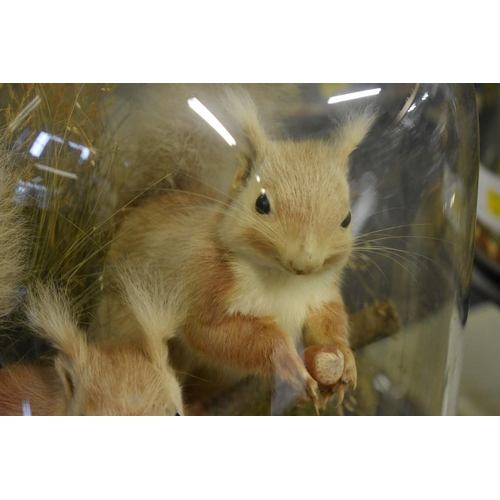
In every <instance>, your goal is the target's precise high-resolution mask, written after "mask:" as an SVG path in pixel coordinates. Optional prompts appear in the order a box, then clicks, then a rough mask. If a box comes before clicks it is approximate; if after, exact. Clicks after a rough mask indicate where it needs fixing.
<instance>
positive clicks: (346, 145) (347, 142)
mask: <svg viewBox="0 0 500 500" xmlns="http://www.w3.org/2000/svg"><path fill="white" fill-rule="evenodd" d="M376 118H377V115H376V114H375V113H374V112H373V111H371V110H370V109H366V110H364V111H363V112H359V113H352V114H350V115H348V116H347V118H346V120H345V123H344V124H342V125H341V126H340V127H339V129H338V130H337V131H336V132H335V135H334V141H335V146H336V147H337V148H338V149H339V150H340V151H341V153H342V154H344V155H345V156H349V155H350V154H351V153H352V152H353V151H354V150H355V149H356V148H357V147H358V146H359V145H360V144H361V142H362V141H363V139H364V138H365V137H366V135H367V134H368V132H369V131H370V129H371V127H372V126H373V124H374V122H375V120H376Z"/></svg>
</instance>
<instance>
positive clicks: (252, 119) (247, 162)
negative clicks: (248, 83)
mask: <svg viewBox="0 0 500 500" xmlns="http://www.w3.org/2000/svg"><path fill="white" fill-rule="evenodd" d="M221 93H222V96H221V101H222V103H223V106H224V108H225V110H226V111H227V112H228V113H229V114H230V115H231V116H232V117H233V118H234V119H235V120H236V122H237V123H238V124H239V126H240V127H241V130H242V132H243V134H244V135H245V137H246V144H238V146H239V147H240V148H241V150H242V156H241V159H240V166H239V169H238V172H237V174H236V176H235V178H234V180H233V184H232V187H233V189H238V187H240V186H241V185H242V184H244V183H245V182H246V180H247V179H248V177H249V176H250V172H251V170H252V167H253V165H254V164H255V162H256V161H258V160H259V158H261V157H262V156H263V154H264V151H265V148H266V143H267V136H266V133H265V131H264V129H263V127H262V124H261V119H260V117H259V113H258V110H257V106H256V105H255V102H254V101H253V99H252V97H251V96H250V93H249V92H248V91H247V90H246V89H244V88H231V87H223V89H222V91H221Z"/></svg>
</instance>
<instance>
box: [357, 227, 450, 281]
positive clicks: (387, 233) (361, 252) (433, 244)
mask: <svg viewBox="0 0 500 500" xmlns="http://www.w3.org/2000/svg"><path fill="white" fill-rule="evenodd" d="M432 226H433V225H432V223H427V224H419V223H418V224H401V225H397V226H391V227H386V228H382V229H378V230H374V231H369V232H366V233H364V234H361V235H359V236H357V237H355V238H354V244H353V249H352V253H351V257H350V258H351V264H352V263H355V264H361V265H362V266H364V268H365V269H366V270H367V271H368V272H369V273H370V275H371V276H372V277H373V274H372V273H371V271H370V269H369V268H370V267H372V266H374V267H376V268H377V269H378V270H379V271H380V273H381V274H382V275H383V276H384V279H385V280H386V281H387V282H389V278H388V276H387V274H386V272H384V271H383V270H382V267H381V265H380V264H381V262H380V258H383V259H387V260H389V261H391V262H392V263H394V264H395V265H396V266H397V267H398V268H401V269H403V270H404V271H405V273H407V274H408V275H409V276H410V277H411V279H412V280H413V281H414V282H418V281H419V275H420V273H422V272H424V271H425V272H426V273H432V272H435V271H436V266H437V260H436V259H434V258H432V257H431V256H430V255H432V254H435V253H436V252H438V251H440V250H442V249H443V248H444V249H445V250H446V249H448V250H450V249H451V248H452V247H453V245H454V243H453V242H451V241H448V240H445V239H442V238H437V237H433V236H426V235H415V234H410V235H408V234H391V231H395V230H398V231H402V230H405V229H406V230H409V229H417V230H422V229H424V230H425V229H427V228H431V227H432ZM403 246H404V247H407V246H410V248H412V249H411V250H409V249H407V248H401V247H403ZM423 246H425V249H426V250H428V251H427V252H426V253H422V251H416V250H417V249H420V250H422V247H423ZM377 261H378V262H377Z"/></svg>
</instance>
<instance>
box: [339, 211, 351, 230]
mask: <svg viewBox="0 0 500 500" xmlns="http://www.w3.org/2000/svg"><path fill="white" fill-rule="evenodd" d="M350 223H351V212H349V213H348V214H347V217H346V218H345V219H344V220H343V221H342V224H340V226H341V227H343V228H346V227H347V226H349V224H350Z"/></svg>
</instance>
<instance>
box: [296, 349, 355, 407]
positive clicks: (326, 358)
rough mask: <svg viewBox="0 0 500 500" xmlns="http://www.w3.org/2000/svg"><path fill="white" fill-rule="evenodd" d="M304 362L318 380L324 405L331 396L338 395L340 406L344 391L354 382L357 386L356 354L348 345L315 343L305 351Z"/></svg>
mask: <svg viewBox="0 0 500 500" xmlns="http://www.w3.org/2000/svg"><path fill="white" fill-rule="evenodd" d="M304 363H305V366H306V368H307V370H308V371H309V373H310V374H311V376H312V377H313V378H314V379H315V380H316V381H317V382H318V385H319V389H320V392H321V394H322V395H323V398H324V400H323V404H322V406H324V405H325V404H326V403H327V401H328V400H329V399H330V397H331V396H333V395H334V394H337V395H338V404H337V406H340V405H341V404H342V401H343V400H344V393H345V392H346V390H347V389H348V387H349V385H350V384H352V385H353V388H354V389H355V388H356V384H357V371H356V361H355V359H354V355H353V353H352V351H351V349H349V347H347V346H346V345H313V346H311V347H308V348H307V349H306V350H305V351H304Z"/></svg>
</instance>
